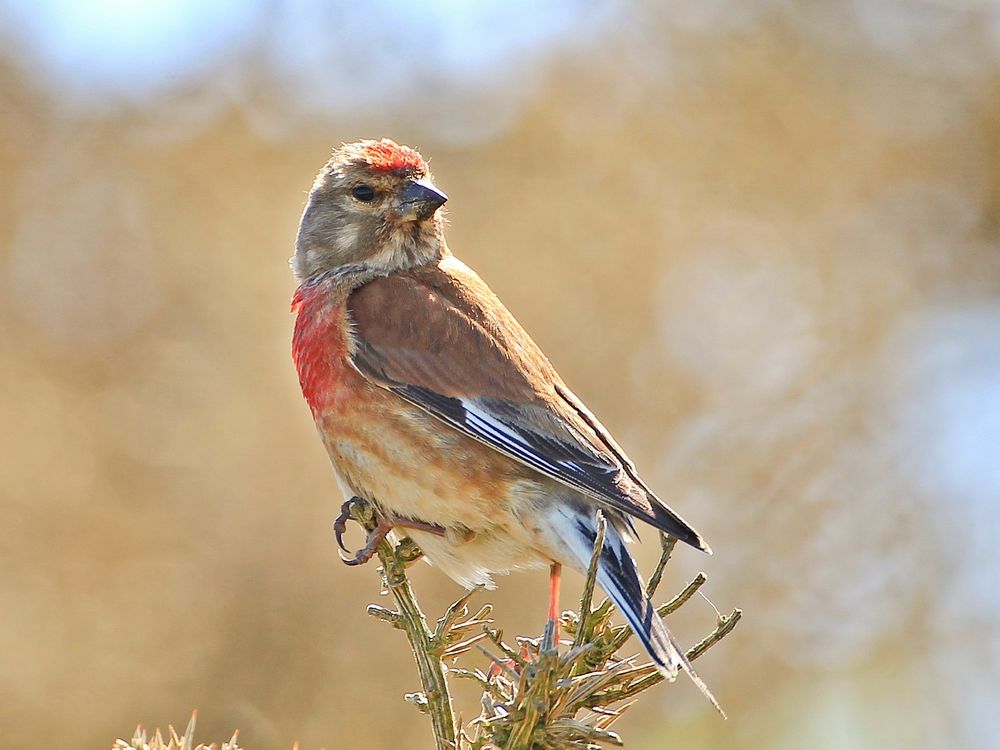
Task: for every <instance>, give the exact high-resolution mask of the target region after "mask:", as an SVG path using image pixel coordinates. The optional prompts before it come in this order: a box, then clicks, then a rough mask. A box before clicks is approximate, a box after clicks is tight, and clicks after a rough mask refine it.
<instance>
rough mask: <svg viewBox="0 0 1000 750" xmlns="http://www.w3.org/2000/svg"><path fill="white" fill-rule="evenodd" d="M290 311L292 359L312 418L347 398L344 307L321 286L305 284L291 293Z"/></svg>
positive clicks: (347, 368) (345, 319) (348, 366)
mask: <svg viewBox="0 0 1000 750" xmlns="http://www.w3.org/2000/svg"><path fill="white" fill-rule="evenodd" d="M292 312H294V313H295V314H296V316H295V332H294V333H293V334H292V360H293V361H294V362H295V369H296V370H297V371H298V374H299V385H300V386H301V387H302V395H303V396H305V399H306V401H307V402H308V404H309V408H310V409H312V413H313V417H314V418H315V417H317V416H318V415H319V414H321V413H322V412H324V411H326V410H328V409H331V408H334V407H335V406H336V405H337V403H338V402H339V401H341V400H342V399H344V398H346V397H348V396H349V391H350V389H349V387H348V382H347V381H348V379H349V378H350V377H351V375H353V374H354V373H353V371H351V369H350V365H349V364H348V363H347V325H346V323H347V318H346V310H345V305H344V303H343V302H340V303H339V304H337V303H336V302H335V301H334V300H333V299H331V295H330V292H329V290H328V289H326V288H325V287H324V286H323V285H322V284H315V285H306V286H303V287H299V289H298V290H297V291H296V292H295V296H294V297H293V298H292Z"/></svg>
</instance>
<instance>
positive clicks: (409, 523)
mask: <svg viewBox="0 0 1000 750" xmlns="http://www.w3.org/2000/svg"><path fill="white" fill-rule="evenodd" d="M363 505H367V503H366V501H364V500H362V499H361V498H360V497H352V498H351V499H350V500H348V501H346V502H345V503H344V504H343V505H341V506H340V515H339V516H337V519H336V520H335V521H334V522H333V532H334V534H335V535H336V537H337V546H338V547H340V549H341V550H342V552H341V555H340V559H341V560H343V561H344V563H345V564H346V565H364V564H365V563H366V562H368V561H369V560H371V559H372V557H374V555H375V551H376V550H377V549H378V545H379V544H380V543H381V542H382V540H383V539H385V538H386V536H387V535H388V534H389V532H390V531H392V530H393V529H395V528H401V529H415V530H417V531H426V532H427V533H429V534H437V535H439V536H444V527H443V526H439V525H438V524H436V523H429V522H427V521H420V520H418V519H415V518H406V517H405V516H394V515H383V514H381V513H379V512H378V511H376V512H375V519H376V523H375V527H374V528H373V529H371V530H370V531H369V532H368V538H367V539H365V546H364V547H362V548H361V549H359V550H357V551H356V552H353V553H352V552H351V550H349V549H348V548H347V546H346V545H345V544H344V532H345V531H346V530H347V522H348V521H351V520H355V519H354V515H353V511H354V509H355V508H357V507H359V506H363ZM345 552H346V553H347V555H345V554H344V553H345ZM348 555H349V556H348Z"/></svg>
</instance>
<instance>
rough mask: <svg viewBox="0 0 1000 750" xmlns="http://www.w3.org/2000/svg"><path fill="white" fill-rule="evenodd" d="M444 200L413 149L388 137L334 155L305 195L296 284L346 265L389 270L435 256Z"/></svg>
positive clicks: (440, 242)
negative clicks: (307, 195)
mask: <svg viewBox="0 0 1000 750" xmlns="http://www.w3.org/2000/svg"><path fill="white" fill-rule="evenodd" d="M446 200H448V196H446V195H445V194H444V193H442V192H441V191H440V190H438V189H437V188H436V187H435V186H434V183H433V182H432V181H431V174H430V170H429V169H428V167H427V162H425V161H424V159H423V157H421V156H420V154H418V153H417V152H416V151H414V150H413V149H412V148H409V147H407V146H400V145H399V144H397V143H394V142H393V141H390V140H388V139H385V138H384V139H382V140H381V141H358V142H357V143H347V144H344V145H343V146H342V147H341V148H339V149H337V150H336V151H334V153H333V156H332V157H331V159H330V161H328V162H327V163H326V166H324V167H323V169H322V171H320V173H319V176H317V178H316V182H315V183H314V184H313V188H312V191H311V192H310V194H309V202H308V203H307V204H306V208H305V211H304V213H303V214H302V221H301V223H300V224H299V234H298V238H297V239H296V242H295V256H294V257H293V258H292V268H293V270H294V271H295V275H296V276H297V277H298V279H299V280H300V281H302V280H304V279H308V278H310V277H312V276H315V275H316V274H318V273H323V272H325V271H332V270H336V269H338V268H341V267H343V266H346V265H361V266H364V267H367V268H371V269H372V270H375V271H380V272H390V271H394V270H397V269H400V268H408V267H412V266H416V265H420V264H423V263H428V262H431V261H433V260H435V259H437V258H440V257H441V256H442V255H443V254H444V253H446V252H447V250H446V247H445V244H444V219H443V218H442V216H441V214H440V211H438V209H439V208H440V207H441V206H442V205H443V204H444V202H445V201H446Z"/></svg>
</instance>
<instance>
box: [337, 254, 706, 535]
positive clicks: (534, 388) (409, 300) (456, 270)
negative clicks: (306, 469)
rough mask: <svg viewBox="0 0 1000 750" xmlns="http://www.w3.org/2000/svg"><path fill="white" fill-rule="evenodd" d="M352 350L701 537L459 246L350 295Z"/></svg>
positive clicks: (507, 445) (379, 380)
mask: <svg viewBox="0 0 1000 750" xmlns="http://www.w3.org/2000/svg"><path fill="white" fill-rule="evenodd" d="M347 304H348V312H349V314H350V318H351V323H352V329H351V330H352V335H351V339H352V350H351V359H352V362H353V364H354V366H355V367H356V368H357V369H358V371H359V372H361V374H362V375H364V376H365V377H366V378H368V379H369V380H370V381H372V382H373V383H375V384H377V385H379V386H381V387H383V388H387V389H389V390H391V391H393V392H395V393H397V394H398V395H399V396H400V397H402V398H404V399H405V400H407V401H409V402H410V403H412V404H415V405H416V406H419V407H420V408H421V409H423V410H425V411H427V412H428V413H429V414H431V415H433V416H434V417H436V418H438V419H440V420H441V421H443V422H445V423H447V424H448V425H450V426H451V427H453V428H455V429H457V430H459V431H461V432H463V433H464V434H466V435H468V436H469V437H472V438H474V439H476V440H479V441H481V442H483V443H485V444H486V445H489V446H490V447H492V448H494V449H495V450H498V451H500V452H502V453H504V454H506V455H508V456H510V457H511V458H513V459H515V460H517V461H520V462H521V463H523V464H525V465H527V466H529V467H531V468H532V469H535V470H536V471H539V472H540V473H542V474H544V475H546V476H549V477H551V478H553V479H555V480H558V481H560V482H562V483H564V484H566V485H568V486H570V487H572V488H574V489H576V490H578V491H580V492H582V493H583V494H585V495H587V496H589V497H591V498H593V499H594V500H596V501H598V502H599V503H601V504H604V505H605V506H608V507H610V508H614V509H616V510H619V511H622V512H624V513H626V514H628V515H629V516H633V517H636V518H639V519H641V520H643V521H646V522H647V523H649V524H651V525H653V526H655V527H656V528H658V529H661V530H662V531H665V532H667V533H668V534H672V535H673V536H676V537H678V538H679V539H681V540H682V541H685V542H687V543H689V544H691V545H693V546H695V547H697V548H699V549H704V550H708V546H707V545H706V544H705V543H704V541H703V540H702V539H701V537H700V536H699V535H698V533H697V532H696V531H695V530H694V529H692V528H691V526H689V525H688V524H687V523H686V522H685V521H684V520H683V519H681V518H680V517H679V516H678V515H677V514H676V513H674V512H673V511H672V510H671V509H670V508H668V507H667V506H666V504H664V503H663V502H662V501H661V500H659V499H658V498H657V497H656V496H655V495H653V493H652V492H651V491H650V490H649V489H648V488H647V487H646V486H645V484H643V483H642V481H641V480H640V479H639V478H638V476H637V475H636V472H635V467H634V466H633V465H632V463H631V461H629V459H628V457H627V456H625V454H624V452H623V451H622V450H621V448H619V447H618V445H617V443H615V442H614V440H613V439H612V438H611V436H610V435H609V434H608V433H607V431H606V430H605V429H604V427H603V426H602V425H601V424H600V422H598V421H597V419H596V417H594V416H593V414H591V413H590V412H589V411H588V410H587V408H586V407H585V406H584V405H583V403H582V402H580V401H579V399H577V398H576V397H575V396H574V395H573V394H572V393H571V392H570V391H569V390H568V389H567V388H566V386H565V385H564V384H563V383H562V380H561V379H560V378H559V375H558V374H557V373H556V372H555V370H554V369H553V368H552V365H551V364H549V362H548V360H547V359H546V358H545V356H544V355H543V354H542V353H541V351H540V350H539V349H538V347H537V346H536V345H535V343H534V342H533V341H532V340H531V338H530V337H529V336H528V334H527V333H525V331H524V329H522V328H521V326H520V325H519V324H518V323H517V321H516V320H515V319H514V317H513V316H512V315H511V314H510V312H509V311H508V310H507V309H506V308H505V307H504V306H503V304H502V303H501V302H500V301H499V300H498V299H497V298H496V296H495V295H494V294H493V292H492V291H491V290H490V289H489V287H487V286H486V285H485V284H484V283H483V282H482V280H480V279H479V277H478V276H476V275H475V274H474V273H473V272H472V271H470V270H469V269H467V268H466V267H465V266H463V265H462V264H460V263H458V262H457V261H455V260H454V259H452V258H449V259H447V260H445V261H443V262H442V264H441V266H434V267H427V268H422V269H418V270H414V271H410V272H408V273H399V274H394V275H392V276H386V277H380V278H377V279H375V280H373V281H371V282H369V283H367V284H365V285H364V286H362V287H360V288H359V289H357V290H355V291H354V292H353V293H352V294H351V296H350V297H349V299H348V303H347Z"/></svg>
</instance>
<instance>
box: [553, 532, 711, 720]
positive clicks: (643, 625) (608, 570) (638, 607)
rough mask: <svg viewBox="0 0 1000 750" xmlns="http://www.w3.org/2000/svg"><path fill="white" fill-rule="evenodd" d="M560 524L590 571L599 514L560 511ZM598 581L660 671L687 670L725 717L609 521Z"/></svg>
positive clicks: (579, 560)
mask: <svg viewBox="0 0 1000 750" xmlns="http://www.w3.org/2000/svg"><path fill="white" fill-rule="evenodd" d="M560 516H561V518H560V522H561V523H560V527H561V529H562V530H563V531H564V539H565V541H566V542H567V543H568V546H569V548H570V549H571V551H572V553H573V555H574V557H575V558H576V559H575V560H574V562H576V563H577V566H576V567H578V568H579V569H582V570H586V569H587V567H588V566H589V565H590V558H591V557H592V556H593V553H594V541H595V540H596V538H597V520H596V515H594V516H591V515H588V514H586V513H584V512H575V513H573V514H572V515H569V514H566V515H563V514H562V513H560ZM597 582H598V584H600V586H601V588H602V589H604V591H605V592H606V593H607V595H608V596H609V597H610V598H611V601H613V602H614V603H615V606H616V607H618V609H619V610H621V612H622V614H623V615H625V619H626V620H627V621H628V624H629V627H630V628H632V631H633V632H634V633H635V634H636V636H638V638H639V640H640V641H641V642H642V645H643V648H645V649H646V651H647V653H648V654H649V655H650V656H651V657H652V659H653V662H654V663H655V664H656V666H657V668H658V669H659V671H660V673H661V674H662V675H663V676H664V677H666V678H667V679H668V680H671V681H673V680H674V679H676V677H677V673H678V672H679V671H683V672H685V673H687V675H688V677H690V678H691V681H692V682H694V684H695V685H697V686H698V689H699V690H701V692H702V693H703V694H704V695H705V697H706V698H708V700H709V701H711V703H712V705H713V706H715V709H716V710H717V711H718V712H719V713H720V714H722V716H723V717H725V715H726V714H725V712H724V711H723V710H722V708H721V707H720V706H719V702H718V701H717V700H715V696H714V695H712V691H710V690H709V689H708V686H707V685H705V683H704V682H703V681H702V679H701V677H699V676H698V673H697V672H696V671H695V670H694V667H692V666H691V662H690V661H689V660H688V658H687V656H685V654H684V650H683V649H682V648H681V647H680V645H679V644H678V643H677V639H675V638H674V636H673V635H672V634H671V632H670V631H669V630H667V626H666V625H665V624H664V622H663V619H662V618H661V617H660V616H659V614H657V612H656V607H654V606H653V603H652V602H651V601H650V600H649V597H648V596H646V588H645V586H644V585H643V582H642V579H641V578H640V577H639V571H638V570H637V569H636V566H635V561H634V560H633V559H632V556H631V555H629V552H628V549H627V548H626V547H625V540H624V539H623V538H622V535H621V533H620V532H619V531H618V529H616V528H615V526H614V524H612V523H608V525H607V531H606V532H605V536H604V549H603V550H602V551H601V560H600V563H599V564H598V568H597Z"/></svg>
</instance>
